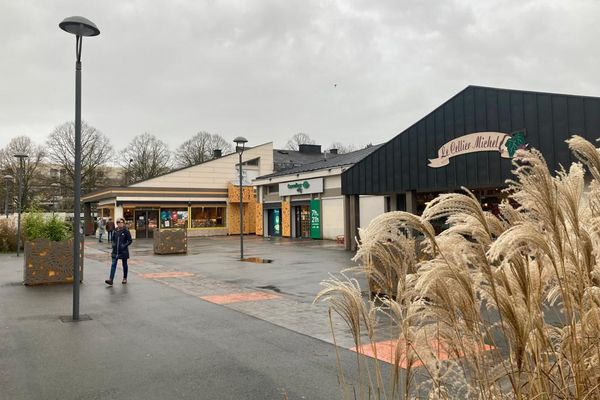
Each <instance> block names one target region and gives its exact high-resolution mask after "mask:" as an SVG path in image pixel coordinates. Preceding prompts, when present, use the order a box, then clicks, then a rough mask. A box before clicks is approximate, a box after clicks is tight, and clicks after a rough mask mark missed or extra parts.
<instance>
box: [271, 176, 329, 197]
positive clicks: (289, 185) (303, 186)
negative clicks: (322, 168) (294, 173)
mask: <svg viewBox="0 0 600 400" xmlns="http://www.w3.org/2000/svg"><path fill="white" fill-rule="evenodd" d="M310 193H323V178H317V179H304V180H300V181H293V182H285V183H280V184H279V195H280V196H293V195H297V194H310Z"/></svg>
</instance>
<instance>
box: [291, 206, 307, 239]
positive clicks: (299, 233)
mask: <svg viewBox="0 0 600 400" xmlns="http://www.w3.org/2000/svg"><path fill="white" fill-rule="evenodd" d="M294 217H295V221H294V222H295V224H294V227H295V232H294V237H298V238H309V237H310V206H308V205H306V206H295V207H294Z"/></svg>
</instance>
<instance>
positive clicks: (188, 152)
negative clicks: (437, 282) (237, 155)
mask: <svg viewBox="0 0 600 400" xmlns="http://www.w3.org/2000/svg"><path fill="white" fill-rule="evenodd" d="M215 150H221V151H223V152H224V153H230V152H232V151H233V146H232V145H231V143H229V142H228V141H227V140H225V138H223V137H222V136H221V135H218V134H216V133H215V134H212V135H211V134H210V133H208V132H198V133H196V134H195V135H194V136H193V137H192V138H191V139H190V140H186V141H185V142H183V144H182V145H181V146H179V147H178V148H177V152H176V153H175V161H176V163H177V165H178V166H180V167H191V166H192V165H196V164H200V163H202V162H204V161H208V160H210V159H212V158H213V152H214V151H215Z"/></svg>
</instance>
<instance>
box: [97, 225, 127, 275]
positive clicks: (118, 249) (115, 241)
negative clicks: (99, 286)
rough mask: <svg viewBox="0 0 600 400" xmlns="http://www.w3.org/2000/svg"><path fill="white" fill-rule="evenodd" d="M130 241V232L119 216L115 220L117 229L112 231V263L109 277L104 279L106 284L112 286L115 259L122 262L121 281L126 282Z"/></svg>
mask: <svg viewBox="0 0 600 400" xmlns="http://www.w3.org/2000/svg"><path fill="white" fill-rule="evenodd" d="M131 243H132V240H131V234H130V233H129V230H128V229H127V228H126V227H125V220H124V219H123V218H119V219H118V220H117V229H116V230H115V231H114V232H113V236H112V265H111V266H110V279H107V280H105V281H104V282H105V283H106V284H107V285H110V286H112V284H113V280H114V279H115V272H116V271H117V261H119V260H121V263H122V264H123V281H122V282H121V283H122V284H126V283H127V259H129V245H130V244H131Z"/></svg>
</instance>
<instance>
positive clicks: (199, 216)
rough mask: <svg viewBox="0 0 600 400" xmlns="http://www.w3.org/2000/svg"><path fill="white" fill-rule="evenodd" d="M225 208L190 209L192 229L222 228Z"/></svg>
mask: <svg viewBox="0 0 600 400" xmlns="http://www.w3.org/2000/svg"><path fill="white" fill-rule="evenodd" d="M226 210H227V208H226V207H224V206H223V207H215V206H213V207H192V221H191V222H192V228H224V227H225V226H226V223H227V220H226V215H227V214H226Z"/></svg>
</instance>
